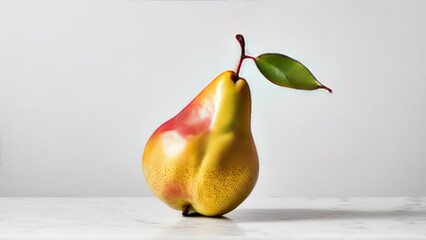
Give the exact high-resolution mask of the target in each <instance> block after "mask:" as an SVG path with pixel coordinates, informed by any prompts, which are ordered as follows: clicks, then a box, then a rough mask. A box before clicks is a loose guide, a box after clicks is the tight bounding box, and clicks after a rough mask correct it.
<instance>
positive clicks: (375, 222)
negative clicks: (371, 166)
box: [0, 197, 426, 240]
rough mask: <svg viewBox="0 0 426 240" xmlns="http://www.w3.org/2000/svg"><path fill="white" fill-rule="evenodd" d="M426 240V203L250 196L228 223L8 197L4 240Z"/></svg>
mask: <svg viewBox="0 0 426 240" xmlns="http://www.w3.org/2000/svg"><path fill="white" fill-rule="evenodd" d="M218 238H220V239H250V238H251V239H261V238H265V239H342V238H344V239H404V240H405V239H426V197H421V198H409V197H397V198H282V197H268V198H253V197H251V198H249V199H247V200H246V201H245V202H244V203H243V204H242V205H240V207H238V208H237V209H235V210H234V211H233V212H231V213H228V214H227V215H225V216H224V217H220V218H208V217H182V216H181V214H180V212H178V211H175V210H173V209H170V208H168V207H167V206H166V205H164V204H163V203H162V202H160V201H159V200H157V199H155V198H0V239H2V240H3V239H8V240H9V239H10V240H13V239H120V240H121V239H218Z"/></svg>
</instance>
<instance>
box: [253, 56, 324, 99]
mask: <svg viewBox="0 0 426 240" xmlns="http://www.w3.org/2000/svg"><path fill="white" fill-rule="evenodd" d="M255 62H256V65H257V68H259V70H260V72H261V73H262V74H263V76H265V77H266V79H268V80H269V81H271V82H272V83H274V84H277V85H279V86H283V87H289V88H295V89H303V90H315V89H319V88H324V89H326V90H327V91H329V92H330V93H331V92H332V91H331V89H330V88H328V87H326V86H324V85H323V84H322V83H320V82H319V81H318V80H317V79H316V78H315V77H314V75H313V74H312V73H311V71H309V69H308V68H306V67H305V66H304V65H303V64H302V63H300V62H299V61H297V60H295V59H293V58H291V57H288V56H285V55H282V54H278V53H264V54H261V55H259V56H257V57H256V58H255Z"/></svg>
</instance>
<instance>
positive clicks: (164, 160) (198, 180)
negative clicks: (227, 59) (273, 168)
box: [142, 71, 259, 216]
mask: <svg viewBox="0 0 426 240" xmlns="http://www.w3.org/2000/svg"><path fill="white" fill-rule="evenodd" d="M250 118H251V97H250V89H249V86H248V84H247V82H246V80H245V79H243V78H240V77H239V76H238V74H236V73H235V72H233V71H225V72H223V73H221V74H220V75H219V76H217V77H216V78H215V79H214V80H213V81H212V82H211V83H210V84H209V85H207V86H206V87H205V88H204V89H203V90H202V91H201V92H200V93H199V94H198V95H197V96H196V97H195V98H194V99H193V100H192V101H191V102H190V103H189V104H188V105H187V106H186V107H185V108H184V109H183V110H181V111H180V112H179V113H178V114H177V115H176V116H174V117H173V118H171V119H170V120H168V121H167V122H165V123H163V124H162V125H161V126H160V127H159V128H158V129H157V130H155V131H154V133H153V134H152V136H151V137H150V138H149V140H148V142H147V144H146V146H145V150H144V153H143V160H142V168H143V172H144V175H145V178H146V180H147V183H148V186H149V187H150V189H151V190H152V192H153V193H154V195H155V196H156V197H158V198H159V199H160V200H162V201H163V202H164V203H166V204H167V205H168V206H170V207H171V208H173V209H176V210H179V211H182V214H183V215H185V216H186V215H189V214H192V213H199V214H202V215H205V216H220V215H223V214H226V213H228V212H230V211H232V210H233V209H235V208H236V207H237V206H238V205H240V204H241V203H242V202H243V201H244V200H245V199H246V198H247V196H248V195H249V194H250V192H251V191H252V190H253V188H254V186H255V184H256V181H257V177H258V173H259V162H258V156H257V152H256V147H255V144H254V141H253V137H252V133H251V125H250Z"/></svg>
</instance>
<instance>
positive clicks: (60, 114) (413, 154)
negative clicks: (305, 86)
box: [0, 0, 426, 196]
mask: <svg viewBox="0 0 426 240" xmlns="http://www.w3.org/2000/svg"><path fill="white" fill-rule="evenodd" d="M425 9H426V2H425V1H276V2H273V1H202V2H197V1H161V2H156V1H137V0H134V1H1V2H0V196H151V193H150V191H149V189H148V187H147V185H146V183H145V180H144V177H143V174H142V170H141V155H142V150H143V147H144V145H145V143H146V141H147V139H148V137H149V136H150V134H151V133H152V132H153V131H154V130H155V128H156V127H158V126H159V125H160V124H161V123H162V122H164V121H166V120H167V119H169V118H170V117H172V116H173V115H174V114H176V113H177V112H178V111H179V110H180V109H182V108H183V107H184V106H185V105H186V104H187V103H188V102H189V101H190V100H191V99H192V98H193V97H194V96H195V95H196V94H197V93H198V92H199V91H200V90H201V89H202V88H203V87H204V86H205V85H206V84H208V83H209V82H210V81H211V80H212V79H213V78H214V77H215V76H216V75H218V74H219V73H220V72H222V71H224V70H226V69H233V68H234V67H235V65H236V63H237V59H238V57H239V52H240V50H239V46H238V44H237V42H236V41H235V40H234V35H235V33H237V32H240V33H243V34H244V35H245V37H246V41H247V48H248V52H249V53H250V54H252V55H256V54H259V53H262V52H280V53H284V54H287V55H289V56H292V57H294V58H296V59H298V60H300V61H301V62H303V63H304V64H305V65H306V66H308V67H309V68H310V70H311V71H312V72H313V73H314V74H315V75H316V76H317V78H318V79H320V80H321V81H322V82H323V83H325V84H326V85H328V86H329V87H331V88H332V89H333V90H334V93H333V94H328V93H327V92H326V91H323V90H319V91H314V92H304V91H297V90H292V89H286V88H280V87H277V86H275V85H273V84H271V83H269V82H267V81H266V80H265V79H264V78H263V77H262V76H261V75H260V73H259V72H258V71H257V69H256V67H255V65H254V64H253V63H252V62H251V61H246V62H245V64H244V67H243V70H242V76H243V77H245V78H246V79H247V80H248V81H249V84H250V86H251V92H252V100H253V116H252V117H253V118H252V122H253V123H252V128H253V134H254V137H255V141H256V145H257V148H258V152H259V157H260V162H261V169H260V176H259V181H258V184H257V186H256V188H255V190H254V192H253V195H254V196H399V195H414V196H418V195H426V174H425V173H426V147H425V143H426V128H425V123H426V110H425V109H426V108H425V103H426V96H425V91H426V71H425V64H426V44H425V43H426V24H425V23H426V14H425Z"/></svg>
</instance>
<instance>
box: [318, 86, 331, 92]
mask: <svg viewBox="0 0 426 240" xmlns="http://www.w3.org/2000/svg"><path fill="white" fill-rule="evenodd" d="M319 88H323V89H325V90H327V91H328V92H329V93H333V90H331V88H329V87H327V86H325V85H321V86H319Z"/></svg>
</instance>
